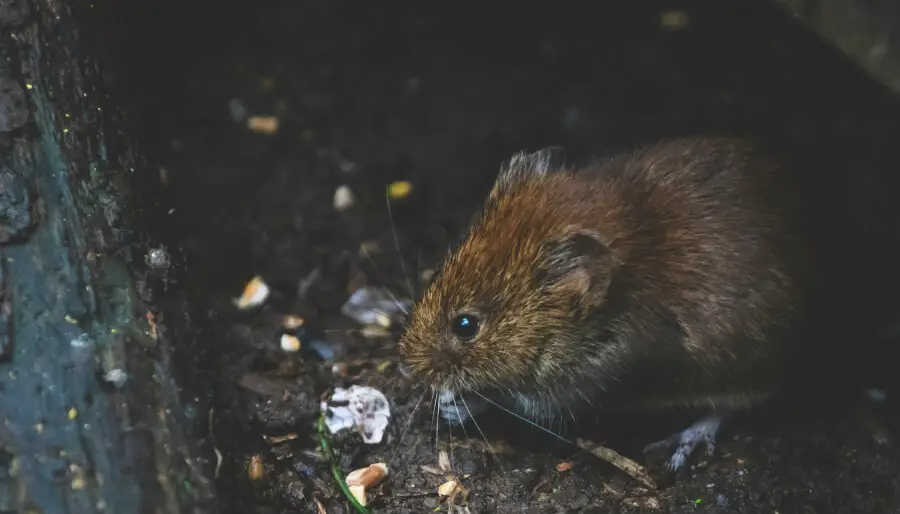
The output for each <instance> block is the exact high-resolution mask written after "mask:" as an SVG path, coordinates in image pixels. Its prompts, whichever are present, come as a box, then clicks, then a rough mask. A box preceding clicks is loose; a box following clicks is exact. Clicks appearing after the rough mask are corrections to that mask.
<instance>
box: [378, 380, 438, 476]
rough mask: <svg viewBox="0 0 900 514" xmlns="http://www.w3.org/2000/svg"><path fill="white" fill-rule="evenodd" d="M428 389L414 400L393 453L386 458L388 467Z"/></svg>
mask: <svg viewBox="0 0 900 514" xmlns="http://www.w3.org/2000/svg"><path fill="white" fill-rule="evenodd" d="M427 392H428V390H427V389H425V390H423V391H422V396H420V397H419V401H417V402H416V406H415V407H413V410H412V413H411V414H410V415H409V419H408V420H406V426H405V427H404V428H403V432H402V433H401V434H400V439H399V440H398V441H397V447H396V448H394V453H392V454H391V458H390V460H388V467H390V466H391V462H393V461H394V457H395V456H396V455H397V452H398V451H399V450H400V445H401V444H403V438H404V437H406V433H407V432H409V427H411V426H412V422H413V420H414V419H416V411H418V410H419V405H420V404H421V403H422V400H424V399H425V393H427Z"/></svg>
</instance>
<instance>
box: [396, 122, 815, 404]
mask: <svg viewBox="0 0 900 514" xmlns="http://www.w3.org/2000/svg"><path fill="white" fill-rule="evenodd" d="M776 163H777V161H776V160H774V159H771V158H769V157H767V156H766V155H765V154H763V153H761V152H760V151H758V149H757V148H756V147H755V146H754V145H753V144H752V143H750V142H747V141H743V140H735V139H716V138H695V139H681V140H674V141H668V142H663V143H659V144H656V145H652V146H649V147H646V148H643V149H641V150H638V151H635V152H631V153H629V154H624V155H620V156H617V157H614V158H612V159H609V160H607V161H604V162H600V163H596V164H594V165H591V166H588V167H586V168H584V169H581V170H577V171H572V170H566V169H557V168H556V167H554V166H553V165H552V155H551V154H549V153H548V152H537V153H534V154H524V153H523V154H517V155H516V156H514V157H513V158H512V159H511V160H510V161H509V162H508V163H507V164H506V165H505V166H504V168H503V170H501V173H500V176H499V177H498V180H497V182H496V184H495V186H494V188H493V190H492V191H491V194H490V196H489V198H488V200H487V202H486V204H485V206H484V209H483V211H482V212H481V213H480V215H479V216H477V217H476V218H475V220H474V222H473V224H472V226H471V228H470V232H469V234H468V236H467V238H466V239H465V241H464V242H463V243H462V245H461V246H460V247H459V248H458V249H457V250H456V251H455V252H453V253H452V254H451V255H450V256H449V257H448V259H447V261H446V262H445V263H444V265H443V267H442V268H441V270H440V271H439V273H438V276H437V277H436V278H435V281H434V282H433V283H432V285H431V286H430V287H429V288H428V290H427V291H426V292H425V294H424V296H423V297H422V298H421V300H420V301H419V302H418V303H417V304H416V306H415V307H414V310H413V313H412V317H411V320H410V325H409V327H408V329H407V331H406V332H405V334H404V336H403V337H402V339H401V344H400V347H401V351H402V352H403V354H404V355H405V357H406V359H407V362H408V363H409V365H410V367H411V370H412V372H413V373H414V374H415V375H416V376H418V377H420V378H422V379H424V380H426V381H429V382H430V383H432V385H433V386H434V387H436V388H438V389H442V390H444V389H447V390H452V391H454V392H457V393H465V392H466V391H470V390H476V391H480V392H482V393H485V394H487V393H488V392H489V391H495V392H496V395H495V397H496V398H497V399H498V400H499V401H505V402H507V403H510V405H511V406H512V407H518V408H519V409H520V410H528V411H530V412H523V414H526V415H530V416H533V417H542V416H553V415H555V413H556V412H558V411H559V410H560V409H572V408H574V406H575V405H576V404H577V403H589V404H594V405H597V404H601V403H602V404H610V405H615V404H619V403H625V404H633V403H634V402H638V403H644V404H654V403H661V404H681V405H704V404H709V405H713V406H726V407H739V406H742V405H745V404H751V403H754V402H756V401H758V400H759V399H762V398H765V396H766V394H767V393H768V392H769V391H770V390H771V388H772V387H773V386H774V385H775V384H776V381H777V380H778V378H779V376H780V375H779V374H780V372H781V370H782V364H783V363H784V359H785V358H786V357H787V354H788V353H789V351H790V349H791V348H792V347H793V346H794V345H795V344H796V343H799V340H800V338H801V335H800V332H801V328H802V315H803V313H804V307H805V298H806V296H805V295H806V293H807V286H808V284H809V283H810V282H809V280H810V278H811V272H812V269H813V267H812V262H811V260H810V257H809V255H810V254H809V252H808V248H807V246H808V245H807V242H806V240H805V239H804V237H802V236H803V235H804V234H805V233H806V231H805V228H804V225H803V223H804V222H803V217H802V215H803V213H804V212H805V211H804V208H803V204H802V203H801V202H800V201H799V197H798V196H797V195H795V194H794V192H793V189H792V187H791V184H790V181H789V180H788V179H787V176H786V175H785V173H783V172H782V170H781V169H780V168H779V167H778V165H777V164H776ZM460 312H467V313H475V314H478V315H479V316H480V317H481V319H482V328H481V330H480V331H479V333H478V334H477V336H476V337H475V338H474V339H473V340H471V341H460V340H458V339H457V338H456V337H455V336H454V335H453V333H452V332H451V331H450V321H451V320H452V319H453V317H454V316H455V315H457V314H458V313H460ZM517 402H518V403H517Z"/></svg>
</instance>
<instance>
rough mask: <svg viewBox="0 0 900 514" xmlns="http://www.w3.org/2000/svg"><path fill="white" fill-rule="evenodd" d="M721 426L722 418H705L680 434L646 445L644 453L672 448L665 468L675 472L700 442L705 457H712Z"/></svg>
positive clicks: (716, 416)
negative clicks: (703, 446)
mask: <svg viewBox="0 0 900 514" xmlns="http://www.w3.org/2000/svg"><path fill="white" fill-rule="evenodd" d="M721 425H722V418H721V417H719V416H718V415H715V414H713V415H710V416H706V417H705V418H703V419H701V420H700V421H698V422H696V423H694V424H693V425H691V426H689V427H688V428H686V429H684V430H683V431H681V432H678V433H675V434H672V435H671V436H670V437H667V438H665V439H663V440H661V441H657V442H655V443H652V444H649V445H647V446H646V447H645V448H644V452H645V453H647V452H655V451H659V450H662V449H668V448H672V447H674V448H675V451H674V452H673V453H672V456H671V457H670V458H669V460H668V462H667V463H666V467H667V468H669V469H670V470H671V471H677V470H679V469H681V467H682V466H684V464H685V463H686V462H687V460H688V458H690V456H691V455H692V454H693V453H694V449H696V448H697V445H698V444H699V443H701V442H702V443H703V444H704V445H705V446H706V453H707V455H712V453H713V451H715V445H716V434H717V433H718V431H719V427H720V426H721Z"/></svg>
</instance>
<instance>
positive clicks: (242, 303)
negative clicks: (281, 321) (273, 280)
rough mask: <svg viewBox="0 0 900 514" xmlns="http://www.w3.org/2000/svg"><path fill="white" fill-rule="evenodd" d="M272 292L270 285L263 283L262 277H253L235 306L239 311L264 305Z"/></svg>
mask: <svg viewBox="0 0 900 514" xmlns="http://www.w3.org/2000/svg"><path fill="white" fill-rule="evenodd" d="M270 292H271V291H270V290H269V286H268V284H266V283H265V282H264V281H263V279H262V277H259V276H256V277H253V278H252V279H250V281H249V282H247V285H245V286H244V292H243V294H241V297H240V298H238V299H237V300H236V301H235V304H236V305H237V307H238V309H250V308H253V307H256V306H259V305H262V303H263V302H265V301H266V298H268V297H269V293H270Z"/></svg>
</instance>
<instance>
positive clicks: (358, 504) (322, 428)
mask: <svg viewBox="0 0 900 514" xmlns="http://www.w3.org/2000/svg"><path fill="white" fill-rule="evenodd" d="M325 412H326V411H325V410H324V409H323V410H322V415H321V416H319V422H318V423H317V425H316V428H317V431H318V433H319V448H320V449H321V450H322V453H323V454H324V455H325V458H326V459H328V463H329V464H330V466H331V476H332V477H333V478H334V481H335V482H337V485H338V487H340V488H341V491H342V492H343V493H344V496H346V497H347V499H348V500H350V504H351V505H353V508H354V509H356V511H357V512H359V513H360V514H366V513H367V512H368V509H366V506H365V501H366V497H365V490H363V491H362V493H363V494H362V501H360V500H359V499H358V497H357V494H358V492H359V491H352V490H351V489H350V487H349V486H347V482H345V481H344V480H343V479H342V478H341V470H340V467H339V466H338V461H337V459H336V458H335V456H334V452H332V451H331V445H330V444H329V441H328V434H326V431H327V430H328V426H327V421H326V414H325ZM356 487H359V486H356Z"/></svg>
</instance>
